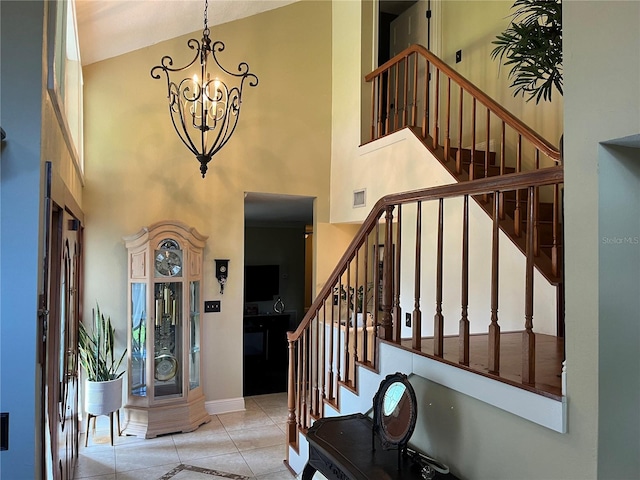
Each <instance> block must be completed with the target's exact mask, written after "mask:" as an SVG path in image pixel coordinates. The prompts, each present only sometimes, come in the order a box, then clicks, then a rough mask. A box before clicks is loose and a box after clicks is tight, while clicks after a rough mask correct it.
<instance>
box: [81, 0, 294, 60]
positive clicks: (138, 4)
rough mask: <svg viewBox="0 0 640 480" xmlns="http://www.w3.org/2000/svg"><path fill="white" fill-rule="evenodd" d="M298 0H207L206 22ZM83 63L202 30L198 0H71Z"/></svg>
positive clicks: (227, 19) (214, 22)
mask: <svg viewBox="0 0 640 480" xmlns="http://www.w3.org/2000/svg"><path fill="white" fill-rule="evenodd" d="M296 1H298V0H209V8H208V25H209V27H213V26H215V25H218V24H221V23H226V22H230V21H232V20H237V19H240V18H244V17H249V16H251V15H256V14H258V13H262V12H265V11H267V10H272V9H274V8H279V7H282V6H285V5H288V4H290V3H294V2H296ZM76 16H77V20H78V37H79V41H80V56H81V58H82V64H83V65H89V64H91V63H94V62H98V61H100V60H105V59H107V58H111V57H116V56H118V55H122V54H124V53H127V52H131V51H133V50H137V49H139V48H143V47H147V46H149V45H153V44H155V43H158V42H161V41H164V40H168V39H170V38H175V37H178V36H180V35H185V34H188V33H192V32H196V31H199V30H202V28H203V27H204V0H76Z"/></svg>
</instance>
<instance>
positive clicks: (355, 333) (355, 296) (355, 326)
mask: <svg viewBox="0 0 640 480" xmlns="http://www.w3.org/2000/svg"><path fill="white" fill-rule="evenodd" d="M355 261H356V265H355V267H356V275H355V279H354V288H353V301H352V305H353V315H352V318H353V320H352V325H353V365H354V370H353V374H354V379H355V373H356V372H355V364H356V363H357V362H358V313H360V314H362V312H359V311H358V310H359V308H358V280H359V279H358V271H359V270H360V268H359V267H360V249H358V250H356V259H355ZM363 301H364V299H363ZM354 387H355V384H354Z"/></svg>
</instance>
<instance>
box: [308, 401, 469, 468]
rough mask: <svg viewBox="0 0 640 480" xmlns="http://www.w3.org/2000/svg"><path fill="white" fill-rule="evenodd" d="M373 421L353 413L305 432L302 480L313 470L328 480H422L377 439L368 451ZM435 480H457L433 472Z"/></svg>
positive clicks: (406, 460)
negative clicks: (306, 457) (306, 453)
mask: <svg viewBox="0 0 640 480" xmlns="http://www.w3.org/2000/svg"><path fill="white" fill-rule="evenodd" d="M371 432H372V421H371V419H370V418H369V417H367V416H366V415H363V414H361V413H356V414H353V415H346V416H342V417H329V418H321V419H320V420H317V421H316V422H315V423H314V424H313V425H312V426H311V428H309V430H308V432H307V440H308V442H309V461H308V463H307V465H306V466H305V468H304V471H303V472H302V480H311V479H312V478H313V474H314V473H315V472H316V471H319V472H320V473H322V474H323V475H324V476H325V477H327V479H329V480H395V479H403V480H411V479H417V480H418V479H420V480H421V479H422V478H423V477H422V475H421V474H420V468H419V467H418V466H417V465H415V464H413V462H412V460H411V459H409V458H407V457H405V456H404V455H403V456H402V458H401V465H400V468H399V469H398V451H397V450H384V449H383V448H382V446H381V443H380V441H379V439H378V437H377V436H376V438H375V445H376V448H375V450H372V449H371ZM434 478H435V479H438V480H439V479H443V480H444V479H447V480H457V477H455V476H454V475H452V474H451V473H447V474H441V473H438V472H436V475H435V477H434Z"/></svg>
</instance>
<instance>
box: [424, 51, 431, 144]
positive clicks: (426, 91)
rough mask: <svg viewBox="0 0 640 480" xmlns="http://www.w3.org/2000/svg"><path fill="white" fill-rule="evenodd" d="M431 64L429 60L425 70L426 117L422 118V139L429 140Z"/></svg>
mask: <svg viewBox="0 0 640 480" xmlns="http://www.w3.org/2000/svg"><path fill="white" fill-rule="evenodd" d="M430 68H431V62H429V60H427V62H426V66H425V68H424V117H423V118H422V138H427V134H428V133H429V118H430V116H429V70H430Z"/></svg>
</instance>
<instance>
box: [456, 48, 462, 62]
mask: <svg viewBox="0 0 640 480" xmlns="http://www.w3.org/2000/svg"><path fill="white" fill-rule="evenodd" d="M461 61H462V50H458V51H457V52H456V63H460V62H461Z"/></svg>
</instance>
